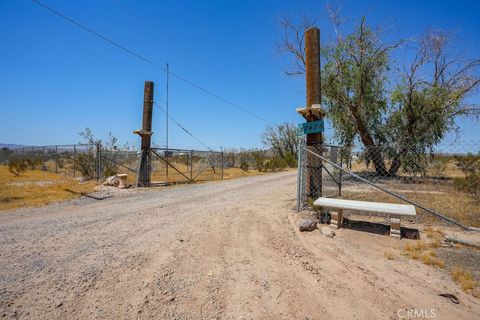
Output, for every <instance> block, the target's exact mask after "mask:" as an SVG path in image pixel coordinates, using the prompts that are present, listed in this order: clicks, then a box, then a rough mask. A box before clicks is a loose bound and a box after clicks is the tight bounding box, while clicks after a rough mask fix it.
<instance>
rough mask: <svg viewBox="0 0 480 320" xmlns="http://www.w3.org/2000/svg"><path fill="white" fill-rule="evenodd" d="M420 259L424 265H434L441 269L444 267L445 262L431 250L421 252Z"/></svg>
mask: <svg viewBox="0 0 480 320" xmlns="http://www.w3.org/2000/svg"><path fill="white" fill-rule="evenodd" d="M421 260H422V262H423V263H424V264H426V265H431V266H436V267H439V268H440V269H443V267H445V262H444V261H443V260H442V259H440V258H437V255H436V254H435V252H433V251H428V252H425V253H423V254H422V256H421Z"/></svg>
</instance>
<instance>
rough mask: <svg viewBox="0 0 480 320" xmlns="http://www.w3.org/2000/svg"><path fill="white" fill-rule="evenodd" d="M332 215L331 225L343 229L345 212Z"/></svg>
mask: <svg viewBox="0 0 480 320" xmlns="http://www.w3.org/2000/svg"><path fill="white" fill-rule="evenodd" d="M330 215H331V217H332V219H331V220H330V225H331V226H332V227H334V228H335V229H338V228H341V227H342V222H343V210H338V211H331V212H330Z"/></svg>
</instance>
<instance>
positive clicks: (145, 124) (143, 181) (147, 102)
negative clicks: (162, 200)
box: [134, 81, 154, 187]
mask: <svg viewBox="0 0 480 320" xmlns="http://www.w3.org/2000/svg"><path fill="white" fill-rule="evenodd" d="M153 88H154V85H153V82H152V81H145V89H144V93H143V120H142V129H141V130H136V131H134V133H136V134H139V135H140V137H141V138H142V145H141V158H140V166H139V169H138V179H137V187H148V186H150V173H151V157H150V147H151V138H152V133H153V132H152V112H153Z"/></svg>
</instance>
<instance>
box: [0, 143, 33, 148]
mask: <svg viewBox="0 0 480 320" xmlns="http://www.w3.org/2000/svg"><path fill="white" fill-rule="evenodd" d="M25 147H29V146H26V145H23V144H13V143H0V149H3V148H8V149H17V148H25Z"/></svg>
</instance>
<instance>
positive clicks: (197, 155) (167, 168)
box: [151, 148, 224, 183]
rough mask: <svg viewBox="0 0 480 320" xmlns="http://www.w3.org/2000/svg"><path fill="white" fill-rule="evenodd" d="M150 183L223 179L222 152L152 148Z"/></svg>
mask: <svg viewBox="0 0 480 320" xmlns="http://www.w3.org/2000/svg"><path fill="white" fill-rule="evenodd" d="M151 152H152V165H151V168H152V173H151V181H152V183H181V182H191V181H206V180H219V179H223V169H224V157H223V153H222V152H216V151H203V150H184V149H166V148H152V149H151Z"/></svg>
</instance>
